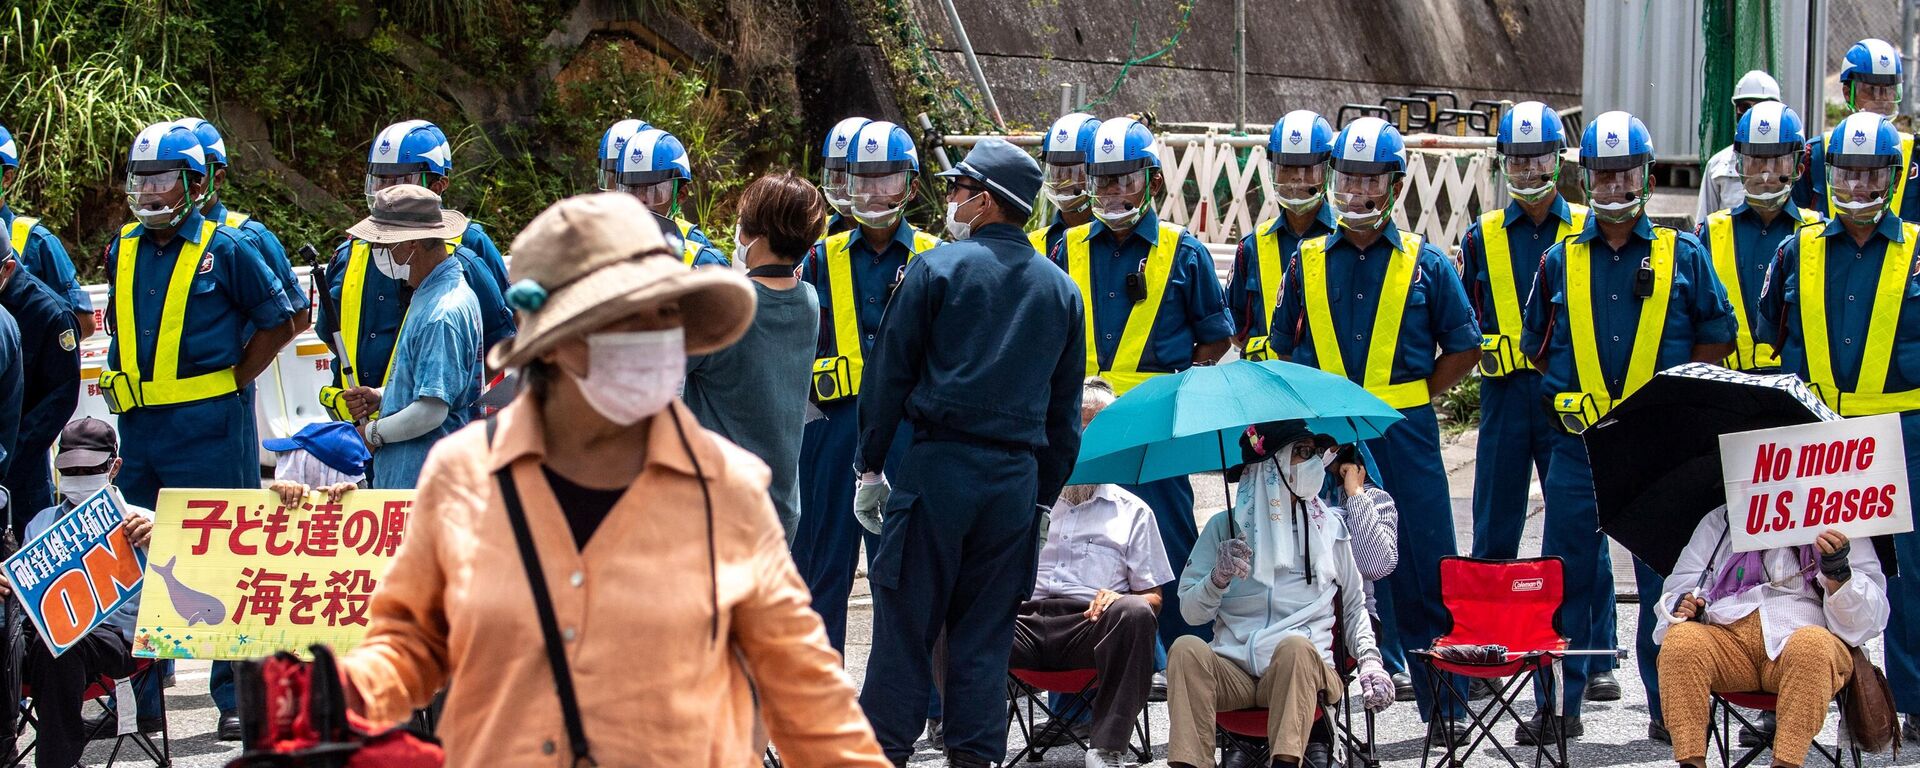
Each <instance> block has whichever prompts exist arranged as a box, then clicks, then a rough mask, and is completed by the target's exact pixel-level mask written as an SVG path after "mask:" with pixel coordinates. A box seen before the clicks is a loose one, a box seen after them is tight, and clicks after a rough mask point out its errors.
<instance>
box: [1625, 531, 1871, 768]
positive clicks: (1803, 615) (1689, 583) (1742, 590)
mask: <svg viewBox="0 0 1920 768" xmlns="http://www.w3.org/2000/svg"><path fill="white" fill-rule="evenodd" d="M1886 587H1887V581H1886V577H1885V576H1884V575H1883V574H1882V573H1881V570H1880V558H1879V557H1878V556H1876V555H1875V554H1874V551H1873V547H1872V546H1871V545H1868V544H1866V543H1865V542H1862V546H1858V547H1856V546H1853V544H1852V543H1851V542H1849V541H1848V540H1847V536H1846V534H1844V533H1841V532H1839V531H1836V530H1832V529H1829V530H1827V531H1825V532H1823V533H1821V534H1820V538H1819V539H1817V540H1816V541H1815V542H1814V543H1812V544H1807V545H1802V546H1798V547H1780V548H1776V549H1768V550H1761V551H1758V552H1734V551H1733V549H1732V546H1731V543H1730V541H1729V536H1728V534H1727V515H1726V508H1725V507H1721V508H1720V509H1719V510H1716V511H1714V512H1712V513H1709V514H1708V515H1707V516H1706V518H1705V519H1703V520H1701V521H1700V524H1699V525H1698V526H1695V528H1694V531H1693V538H1692V539H1690V540H1688V542H1687V548H1686V549H1685V550H1683V551H1682V552H1681V553H1680V560H1679V562H1677V563H1675V564H1674V567H1673V574H1672V575H1670V576H1668V577H1667V582H1666V590H1665V594H1663V595H1661V598H1660V607H1661V610H1660V611H1659V613H1658V615H1659V616H1660V617H1661V621H1660V623H1659V624H1658V625H1656V626H1655V627H1654V629H1653V640H1654V642H1656V643H1659V644H1660V707H1661V709H1662V710H1663V711H1664V712H1665V714H1666V721H1667V731H1668V733H1670V734H1672V735H1673V758H1674V760H1676V761H1678V762H1679V763H1680V764H1681V765H1690V766H1696V768H1697V767H1698V766H1701V765H1704V764H1705V762H1706V754H1707V724H1708V717H1709V710H1710V703H1709V702H1710V700H1709V697H1708V693H1709V692H1710V691H1718V692H1723V693H1724V692H1744V691H1766V692H1769V693H1773V694H1776V695H1777V696H1778V704H1777V705H1776V706H1775V708H1774V714H1775V718H1776V721H1777V722H1778V726H1777V730H1776V731H1775V733H1774V736H1773V764H1774V765H1776V766H1783V765H1785V766H1798V765H1802V764H1803V762H1804V761H1805V759H1806V756H1807V748H1808V747H1810V746H1812V745H1813V739H1814V737H1815V736H1817V735H1819V733H1820V727H1821V726H1822V725H1823V724H1824V723H1825V722H1826V718H1827V704H1828V702H1831V701H1833V697H1834V694H1836V693H1838V692H1839V691H1840V688H1841V686H1844V685H1846V683H1847V680H1848V679H1849V678H1851V677H1852V676H1853V655H1852V651H1851V648H1850V647H1851V646H1857V645H1860V644H1862V643H1865V642H1867V641H1868V640H1871V639H1873V637H1874V636H1875V635H1878V634H1880V633H1881V631H1883V630H1885V629H1886V627H1887V616H1888V613H1889V611H1888V607H1887V590H1886Z"/></svg>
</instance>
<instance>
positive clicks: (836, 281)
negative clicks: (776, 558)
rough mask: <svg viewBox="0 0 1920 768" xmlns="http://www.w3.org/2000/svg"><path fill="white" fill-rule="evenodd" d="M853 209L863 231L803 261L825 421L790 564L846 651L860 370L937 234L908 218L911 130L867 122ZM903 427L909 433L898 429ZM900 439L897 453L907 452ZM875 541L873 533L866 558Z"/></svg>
mask: <svg viewBox="0 0 1920 768" xmlns="http://www.w3.org/2000/svg"><path fill="white" fill-rule="evenodd" d="M847 172H848V174H849V176H848V181H847V194H848V196H849V197H848V207H849V209H850V210H851V211H852V217H853V219H854V221H855V222H856V223H857V224H858V227H857V228H855V229H852V230H848V231H845V232H840V233H837V234H833V235H828V236H827V237H826V238H824V239H822V240H821V241H820V242H818V243H816V244H814V246H813V249H812V250H810V251H808V252H807V258H806V261H804V262H802V263H801V267H800V279H802V280H805V281H807V282H808V283H811V284H813V288H814V290H815V291H816V292H817V293H819V295H820V343H819V349H818V351H817V352H816V353H815V357H816V359H815V361H814V374H813V378H812V380H811V383H810V384H809V387H810V390H809V391H810V392H811V393H812V397H813V402H814V403H815V404H816V405H817V406H819V408H820V412H821V414H822V417H821V418H817V419H814V420H813V421H810V422H807V426H806V431H805V434H804V435H803V436H802V438H801V441H800V526H799V529H798V530H796V531H795V533H794V540H793V562H794V565H795V566H796V567H797V568H798V569H799V571H800V578H801V579H803V580H805V581H806V582H807V589H808V590H810V591H812V593H813V609H814V610H815V611H817V612H818V613H819V614H820V618H821V619H822V620H823V621H824V622H825V623H826V626H827V639H828V640H829V641H830V642H832V643H833V647H834V649H835V650H844V649H845V647H846V629H847V596H848V595H849V594H850V593H851V592H852V590H853V573H854V568H855V566H856V565H857V564H858V562H859V558H860V541H861V536H860V533H861V531H862V529H861V527H860V523H859V522H858V521H857V520H855V519H854V516H853V490H854V489H853V486H852V484H850V483H848V482H847V467H850V466H852V465H853V461H854V456H855V453H856V445H857V443H858V437H859V431H858V426H857V419H858V415H859V413H858V408H857V406H856V404H857V403H858V402H859V394H860V391H859V386H860V382H861V372H862V371H863V370H864V369H865V367H866V363H865V360H866V356H867V354H868V352H869V350H871V349H872V348H873V343H874V340H875V339H876V338H878V335H879V332H880V318H881V316H882V315H883V314H884V313H885V312H886V308H887V301H888V299H889V298H890V297H892V295H893V291H894V287H895V286H896V285H898V284H899V282H900V279H901V277H902V276H903V275H904V274H905V273H906V268H907V263H908V262H909V261H910V260H912V259H913V257H914V256H915V255H917V254H920V253H923V252H925V251H928V250H931V249H932V248H933V247H934V246H937V245H939V244H940V239H939V238H937V237H934V236H933V235H930V234H927V233H925V232H921V231H919V230H918V229H915V228H914V227H913V225H912V224H909V223H907V222H906V221H905V220H903V218H902V216H903V215H904V212H905V210H906V206H907V202H908V201H909V200H910V199H911V198H912V192H913V183H914V177H915V176H917V175H919V173H920V160H919V153H918V151H917V150H915V149H914V146H913V138H912V137H911V136H908V135H907V132H906V130H905V129H903V128H901V127H900V126H897V125H894V124H893V123H888V122H870V123H868V124H867V125H866V126H865V127H863V128H861V129H860V130H859V131H858V132H856V133H855V135H854V137H853V139H852V140H851V145H850V147H849V148H848V150H847ZM904 431H905V430H904V429H903V430H902V432H904ZM906 442H907V441H906V440H904V439H903V440H901V441H900V445H899V447H898V453H896V458H897V457H898V455H899V453H904V451H905V449H906ZM878 547H879V539H878V538H877V537H873V538H868V539H867V552H868V557H869V558H871V557H872V556H873V554H872V553H874V552H876V551H878Z"/></svg>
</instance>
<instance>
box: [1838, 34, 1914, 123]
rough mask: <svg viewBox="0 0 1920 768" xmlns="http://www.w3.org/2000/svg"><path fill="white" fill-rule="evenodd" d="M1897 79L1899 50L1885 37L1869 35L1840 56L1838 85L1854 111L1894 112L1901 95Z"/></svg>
mask: <svg viewBox="0 0 1920 768" xmlns="http://www.w3.org/2000/svg"><path fill="white" fill-rule="evenodd" d="M1900 82H1901V64H1900V51H1899V50H1898V49H1896V48H1894V47H1893V45H1891V44H1889V43H1888V42H1887V41H1885V40H1879V39H1875V38H1871V37H1870V38H1867V39H1865V40H1862V41H1860V42H1857V43H1854V44H1853V47H1852V48H1848V49H1847V55H1846V56H1845V57H1844V58H1843V59H1841V63H1840V87H1841V88H1843V89H1845V91H1846V94H1847V106H1848V107H1850V108H1852V109H1853V111H1855V112H1873V113H1876V114H1881V115H1891V114H1893V109H1894V105H1896V104H1899V103H1900V97H1901V96H1902V94H1901V88H1900Z"/></svg>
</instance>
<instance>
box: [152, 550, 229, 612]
mask: <svg viewBox="0 0 1920 768" xmlns="http://www.w3.org/2000/svg"><path fill="white" fill-rule="evenodd" d="M179 559H180V558H178V557H169V558H167V563H166V564H165V565H160V564H157V563H156V564H154V565H153V572H154V573H157V574H160V580H161V581H163V582H165V583H166V585H167V599H168V600H169V601H171V602H172V603H173V612H174V613H177V614H180V618H181V619H182V620H184V621H186V622H187V626H189V627H191V626H193V625H195V624H205V625H207V626H213V625H216V624H219V623H220V622H223V621H226V620H227V605H226V604H225V603H222V602H220V598H217V597H214V596H213V595H209V594H207V593H205V592H201V591H200V590H197V589H194V588H192V587H189V586H187V585H185V584H181V583H180V580H179V579H177V578H174V575H173V564H174V561H176V560H179Z"/></svg>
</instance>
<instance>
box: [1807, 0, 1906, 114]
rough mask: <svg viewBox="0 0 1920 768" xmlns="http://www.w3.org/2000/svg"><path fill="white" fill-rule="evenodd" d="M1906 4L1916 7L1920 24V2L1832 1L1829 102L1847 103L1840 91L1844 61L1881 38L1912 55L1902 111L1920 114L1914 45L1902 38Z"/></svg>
mask: <svg viewBox="0 0 1920 768" xmlns="http://www.w3.org/2000/svg"><path fill="white" fill-rule="evenodd" d="M1902 4H1908V5H1914V6H1916V9H1915V13H1916V16H1915V19H1916V21H1920V0H1831V2H1829V3H1827V68H1826V72H1827V76H1828V78H1830V79H1829V81H1828V83H1827V103H1829V104H1844V103H1845V102H1846V98H1847V96H1846V93H1845V92H1844V91H1842V90H1841V89H1840V83H1839V80H1838V79H1837V78H1838V75H1839V72H1840V62H1841V61H1842V60H1843V59H1845V58H1846V55H1847V49H1848V48H1849V47H1852V46H1853V44H1854V43H1856V42H1859V41H1860V40H1863V39H1865V38H1869V37H1877V38H1880V39H1881V40H1885V41H1887V42H1889V43H1893V46H1894V47H1895V48H1899V49H1900V50H1902V51H1903V52H1905V53H1906V54H1907V55H1908V58H1907V62H1906V67H1905V71H1906V75H1907V88H1906V92H1907V94H1908V95H1907V97H1906V98H1904V99H1902V100H1901V104H1900V111H1901V112H1902V113H1904V114H1908V115H1913V114H1916V113H1920V102H1916V100H1915V97H1914V96H1913V93H1914V88H1915V85H1916V84H1920V78H1916V76H1915V75H1916V73H1915V71H1914V70H1915V69H1916V68H1917V67H1916V66H1915V64H1916V62H1914V60H1913V58H1912V54H1913V52H1914V50H1915V49H1914V48H1913V46H1911V45H1909V44H1908V43H1907V41H1904V40H1901V39H1900V34H1901V11H1902V10H1903V9H1902V8H1901V6H1902Z"/></svg>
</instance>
